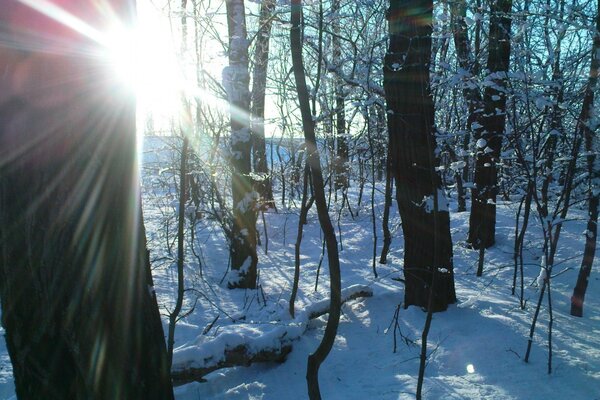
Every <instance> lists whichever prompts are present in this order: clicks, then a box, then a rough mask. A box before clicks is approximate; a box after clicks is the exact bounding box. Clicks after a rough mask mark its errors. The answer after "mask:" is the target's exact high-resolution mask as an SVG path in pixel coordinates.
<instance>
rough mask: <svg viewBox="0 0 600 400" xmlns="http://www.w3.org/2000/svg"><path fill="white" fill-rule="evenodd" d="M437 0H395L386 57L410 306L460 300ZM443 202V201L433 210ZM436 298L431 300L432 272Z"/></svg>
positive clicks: (391, 137)
mask: <svg viewBox="0 0 600 400" xmlns="http://www.w3.org/2000/svg"><path fill="white" fill-rule="evenodd" d="M432 12H433V2H432V0H412V1H399V0H393V1H391V3H390V8H389V10H388V21H389V32H390V42H389V48H388V51H387V53H386V56H385V65H384V89H385V96H386V103H387V114H388V132H389V140H390V142H389V143H390V145H389V147H390V158H391V168H392V170H393V173H394V177H395V179H396V199H397V202H398V208H399V210H400V216H401V218H402V230H403V233H404V246H405V250H404V276H405V280H406V284H405V296H404V306H405V307H408V306H410V305H417V306H420V307H423V308H427V307H428V305H429V304H431V306H432V308H433V310H434V311H442V310H445V309H446V308H447V306H448V304H451V303H454V302H455V301H456V295H455V290H454V272H453V266H452V239H451V237H450V217H449V214H448V207H447V203H446V200H445V198H444V197H445V196H444V192H443V190H442V188H441V182H440V177H439V175H438V174H437V172H436V171H435V168H436V166H437V165H438V161H437V159H436V158H435V156H434V149H435V147H436V140H435V135H434V132H435V127H434V125H433V124H434V106H433V100H432V97H431V92H430V87H429V65H430V59H431V32H432V26H431V22H432ZM436 202H437V203H438V204H439V207H438V208H437V210H436V209H434V204H436ZM434 271H437V272H435V275H436V290H435V291H434V292H433V296H434V299H433V301H432V302H431V303H430V302H429V293H430V289H429V288H430V286H431V282H432V279H433V274H434Z"/></svg>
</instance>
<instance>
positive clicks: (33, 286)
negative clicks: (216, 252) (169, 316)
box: [0, 0, 173, 400]
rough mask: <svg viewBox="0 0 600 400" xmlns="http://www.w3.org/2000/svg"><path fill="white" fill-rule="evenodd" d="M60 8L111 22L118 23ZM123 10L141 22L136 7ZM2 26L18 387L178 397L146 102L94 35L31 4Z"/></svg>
mask: <svg viewBox="0 0 600 400" xmlns="http://www.w3.org/2000/svg"><path fill="white" fill-rule="evenodd" d="M61 4H62V7H64V8H65V9H66V10H67V11H68V12H71V13H73V14H75V15H76V16H77V17H79V18H81V19H82V20H84V21H86V22H88V23H90V24H91V25H93V26H94V28H96V29H98V30H99V31H103V30H104V29H105V28H106V27H107V25H108V23H109V22H114V15H115V14H113V13H111V14H110V15H109V16H110V17H111V19H103V18H105V17H106V16H103V15H99V12H98V9H97V8H95V7H93V6H92V5H90V4H88V3H81V2H78V1H70V2H69V1H66V2H64V1H63V2H61ZM111 5H112V7H113V11H114V12H115V13H117V14H116V15H122V16H124V17H125V18H126V19H127V20H129V18H131V17H132V11H133V3H132V2H130V1H117V0H114V1H112V2H111ZM0 27H1V28H0V29H1V30H2V32H1V33H0V35H2V37H3V38H5V39H7V40H4V41H2V43H10V45H11V47H10V48H8V47H4V46H2V45H0V59H2V60H3V61H2V63H3V74H2V76H1V78H0V93H1V95H0V160H2V161H1V162H0V164H1V166H0V235H1V239H0V257H1V258H0V298H1V300H2V325H3V326H4V328H5V330H6V343H7V348H8V351H9V354H10V357H11V361H12V365H13V375H14V379H15V389H16V393H17V396H18V398H19V399H32V400H33V399H61V400H62V399H140V400H141V399H157V400H158V399H172V398H173V393H172V388H171V382H170V379H169V370H168V364H167V355H166V349H165V343H164V334H163V331H162V325H161V322H160V316H159V314H158V307H157V303H156V297H155V294H154V290H153V286H152V276H151V274H150V264H149V262H148V256H147V252H146V249H145V235H144V230H143V225H142V221H141V208H140V207H141V205H140V197H139V186H138V185H139V182H138V175H137V165H136V160H135V154H136V145H135V137H136V136H135V101H134V98H133V96H132V94H131V93H128V92H127V91H126V90H124V88H122V87H121V86H120V85H119V84H118V83H117V82H115V79H114V77H113V76H112V71H108V70H107V68H106V65H105V64H104V65H102V64H103V63H104V62H105V61H104V60H98V59H93V58H87V57H86V55H87V54H98V48H97V44H95V43H94V42H93V41H92V40H89V39H87V38H85V37H82V36H81V35H80V34H78V33H76V32H75V31H72V30H70V29H69V28H66V27H64V26H61V25H60V24H58V23H55V22H52V21H51V20H50V19H49V18H47V17H46V16H43V15H42V14H40V13H38V12H37V11H33V10H31V9H28V8H27V6H24V5H21V4H20V3H19V2H3V5H2V12H1V13H0ZM31 29H35V30H36V32H35V33H34V34H32V33H31ZM12 46H14V47H12ZM15 49H19V50H15ZM32 49H36V50H32ZM90 50H91V51H90ZM67 54H68V55H67Z"/></svg>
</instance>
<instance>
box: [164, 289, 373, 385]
mask: <svg viewBox="0 0 600 400" xmlns="http://www.w3.org/2000/svg"><path fill="white" fill-rule="evenodd" d="M371 296H373V289H371V288H370V287H368V286H364V285H353V286H350V287H348V288H346V289H344V290H342V304H343V303H345V302H347V301H350V300H354V299H358V298H361V297H371ZM328 311H329V299H325V300H321V301H318V302H316V303H313V304H311V305H309V306H308V307H306V308H305V309H304V310H303V311H302V312H301V313H298V315H297V316H296V318H294V319H293V320H291V321H290V322H288V323H286V324H285V325H281V324H279V325H275V328H273V329H271V330H269V331H267V332H259V333H258V334H257V330H256V325H249V324H241V325H236V326H231V328H232V329H233V331H231V332H224V333H222V334H219V335H218V336H216V337H214V338H211V339H209V340H206V339H207V338H206V336H202V335H200V336H199V338H198V339H197V342H200V343H195V344H192V345H189V346H182V347H180V348H178V349H176V350H175V352H174V354H173V367H172V368H171V378H172V380H173V384H174V385H183V384H186V383H190V382H203V381H204V379H203V378H204V376H206V375H207V374H209V373H211V372H213V371H216V370H219V369H222V368H231V367H237V366H244V367H247V366H250V365H251V364H253V363H256V362H278V363H281V362H284V361H285V358H286V356H287V355H288V354H289V353H290V352H291V351H292V342H293V341H294V340H296V339H298V338H300V336H302V335H303V334H304V332H305V331H306V328H307V325H308V322H309V321H310V320H312V319H315V318H318V317H320V316H322V315H324V314H327V312H328ZM279 322H280V323H281V321H279ZM266 325H268V326H269V327H271V326H273V324H266Z"/></svg>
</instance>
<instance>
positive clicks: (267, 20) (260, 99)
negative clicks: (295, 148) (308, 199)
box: [251, 0, 275, 208]
mask: <svg viewBox="0 0 600 400" xmlns="http://www.w3.org/2000/svg"><path fill="white" fill-rule="evenodd" d="M274 11H275V0H263V1H262V2H261V5H260V16H259V19H258V25H259V27H258V33H257V34H256V45H255V50H254V73H253V76H252V109H251V111H252V137H253V143H252V153H253V154H252V156H253V164H254V173H255V175H258V176H259V177H260V178H259V180H258V181H257V182H256V185H255V186H256V189H257V191H258V193H259V195H260V202H261V207H263V208H274V207H275V201H274V200H273V187H272V184H271V178H270V176H269V168H268V167H267V154H266V145H265V91H266V87H267V67H268V64H269V41H270V38H271V25H272V22H273V13H274Z"/></svg>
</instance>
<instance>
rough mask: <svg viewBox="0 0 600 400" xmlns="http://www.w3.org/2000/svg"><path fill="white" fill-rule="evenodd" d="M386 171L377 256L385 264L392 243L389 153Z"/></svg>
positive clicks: (391, 180)
mask: <svg viewBox="0 0 600 400" xmlns="http://www.w3.org/2000/svg"><path fill="white" fill-rule="evenodd" d="M385 165H386V168H385V169H386V172H385V194H384V196H385V202H384V205H383V220H382V222H381V225H382V226H383V248H382V249H381V256H380V257H379V263H380V264H387V255H388V252H389V250H390V245H391V244H392V233H391V232H390V208H391V207H392V187H393V183H394V177H393V176H392V170H391V168H390V155H389V152H388V156H387V158H386V162H385Z"/></svg>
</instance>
